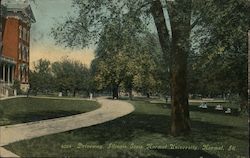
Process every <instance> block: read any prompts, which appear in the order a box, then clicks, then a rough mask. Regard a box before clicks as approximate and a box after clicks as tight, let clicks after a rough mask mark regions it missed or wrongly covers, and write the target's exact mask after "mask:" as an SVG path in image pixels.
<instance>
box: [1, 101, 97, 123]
mask: <svg viewBox="0 0 250 158" xmlns="http://www.w3.org/2000/svg"><path fill="white" fill-rule="evenodd" d="M98 107H99V104H98V103H97V102H94V101H85V100H59V99H39V98H16V99H10V100H2V101H0V111H1V112H0V113H1V115H0V126H3V125H11V124H17V123H25V122H33V121H40V120H45V119H51V118H57V117H63V116H70V115H75V114H79V113H84V112H88V111H92V110H94V109H96V108H98Z"/></svg>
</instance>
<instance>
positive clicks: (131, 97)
mask: <svg viewBox="0 0 250 158" xmlns="http://www.w3.org/2000/svg"><path fill="white" fill-rule="evenodd" d="M128 95H129V100H133V94H132V89H130V90H129V92H128Z"/></svg>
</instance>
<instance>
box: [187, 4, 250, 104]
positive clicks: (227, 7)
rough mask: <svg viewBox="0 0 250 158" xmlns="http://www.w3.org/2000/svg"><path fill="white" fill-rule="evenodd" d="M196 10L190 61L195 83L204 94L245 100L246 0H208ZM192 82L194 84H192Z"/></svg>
mask: <svg viewBox="0 0 250 158" xmlns="http://www.w3.org/2000/svg"><path fill="white" fill-rule="evenodd" d="M203 6H206V7H199V8H197V10H198V11H199V13H200V14H201V17H202V20H200V23H199V26H200V27H198V28H196V29H195V31H194V33H195V38H194V39H195V41H196V43H198V45H197V46H198V47H199V48H198V49H197V48H196V49H195V50H196V51H194V52H193V53H192V58H193V59H194V60H193V61H191V62H190V66H191V67H192V69H191V72H192V75H193V76H196V79H194V78H193V80H192V81H193V82H192V83H195V85H196V87H195V86H192V87H191V88H192V91H198V92H199V93H203V94H205V95H208V94H209V95H212V96H213V95H223V94H228V93H229V94H239V95H240V98H241V105H242V106H246V104H247V31H248V30H249V29H250V19H249V18H248V17H249V9H250V2H249V1H247V0H222V1H216V0H209V1H205V2H203ZM193 85H194V84H193Z"/></svg>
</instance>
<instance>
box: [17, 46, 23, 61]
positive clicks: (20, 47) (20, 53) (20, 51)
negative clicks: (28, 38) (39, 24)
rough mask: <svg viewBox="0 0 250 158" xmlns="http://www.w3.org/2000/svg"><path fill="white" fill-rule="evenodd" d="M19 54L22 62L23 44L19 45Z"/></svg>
mask: <svg viewBox="0 0 250 158" xmlns="http://www.w3.org/2000/svg"><path fill="white" fill-rule="evenodd" d="M18 52H19V54H18V59H19V60H21V59H22V44H21V43H19V50H18Z"/></svg>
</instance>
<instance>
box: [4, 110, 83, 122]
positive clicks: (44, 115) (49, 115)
mask: <svg viewBox="0 0 250 158" xmlns="http://www.w3.org/2000/svg"><path fill="white" fill-rule="evenodd" d="M80 113H84V112H83V111H81V112H79V111H64V110H58V111H39V112H28V113H27V112H26V113H18V114H15V115H8V116H6V117H7V118H8V119H9V120H10V121H11V124H15V123H27V122H34V121H42V120H47V119H53V118H59V117H65V116H71V115H76V114H80Z"/></svg>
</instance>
